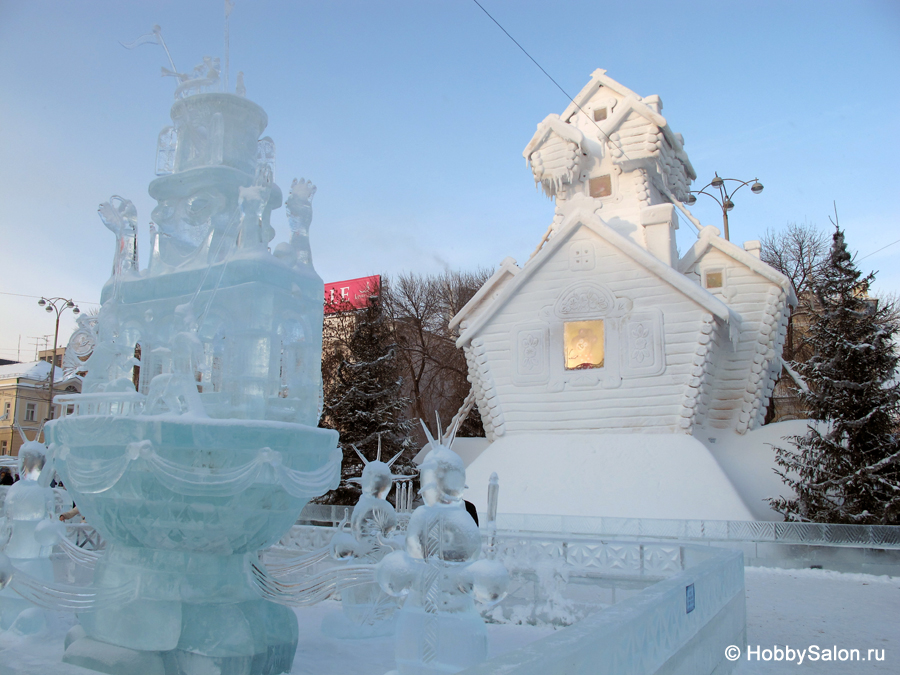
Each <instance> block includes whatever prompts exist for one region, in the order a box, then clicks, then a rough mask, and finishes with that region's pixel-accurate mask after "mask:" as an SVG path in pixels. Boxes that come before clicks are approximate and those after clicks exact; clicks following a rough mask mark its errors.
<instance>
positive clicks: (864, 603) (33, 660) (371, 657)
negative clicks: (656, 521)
mask: <svg viewBox="0 0 900 675" xmlns="http://www.w3.org/2000/svg"><path fill="white" fill-rule="evenodd" d="M745 578H746V588H747V634H748V642H749V645H750V647H751V648H752V649H755V648H756V647H757V646H759V647H760V651H761V653H762V650H765V649H769V650H774V648H775V647H776V646H777V647H778V648H779V649H781V650H785V648H787V647H790V648H791V649H793V650H795V651H796V650H804V649H805V650H808V649H809V647H810V646H811V645H817V646H818V647H819V648H820V652H823V651H824V650H825V649H829V650H830V649H833V648H834V647H835V646H836V647H837V649H838V650H840V649H847V650H850V649H858V650H859V653H860V655H861V658H863V659H865V658H867V657H868V656H869V652H868V650H869V649H873V650H878V655H879V656H881V654H883V659H884V660H883V661H861V662H853V661H845V662H840V661H837V662H834V661H832V662H827V661H823V660H821V658H820V660H818V661H810V660H809V653H808V651H807V655H806V656H805V657H804V660H803V663H802V664H799V665H798V664H797V663H796V661H797V658H796V657H795V658H794V661H793V662H792V663H787V662H786V661H781V662H775V661H768V662H765V661H761V660H760V661H756V660H752V661H749V662H748V661H747V658H746V654H743V653H742V654H741V657H740V661H739V665H738V667H737V668H736V670H735V673H736V675H756V674H760V673H764V674H766V675H769V674H771V675H787V674H792V675H793V674H795V673H804V672H807V673H828V674H829V675H832V674H840V675H844V674H846V675H859V674H865V673H900V577H876V576H870V575H865V574H841V573H839V572H831V571H828V570H777V569H766V568H758V567H751V568H747V570H746V577H745ZM336 611H340V605H339V604H338V603H336V602H331V601H327V602H323V603H321V604H319V605H316V606H314V607H311V608H307V609H301V610H297V616H298V618H299V619H300V625H301V628H300V632H301V636H300V644H299V647H298V649H297V656H296V658H295V659H294V667H293V670H292V671H291V673H292V675H301V674H302V675H307V674H313V673H314V674H315V675H346V674H347V673H353V674H354V675H384V673H386V672H387V671H389V670H391V669H392V668H393V667H394V663H393V643H392V640H391V638H372V639H368V640H337V639H334V638H329V637H326V636H325V635H323V634H322V632H321V630H320V629H319V626H320V625H321V623H322V618H323V617H324V616H325V615H326V614H328V613H329V612H336ZM71 621H72V618H71V617H68V616H67V617H65V618H63V617H54V619H53V620H52V621H51V628H50V631H49V633H45V634H44V635H43V636H40V637H38V636H34V637H29V638H21V637H18V638H17V637H16V636H15V635H11V634H10V633H9V632H7V633H6V634H3V635H0V673H17V674H23V675H38V674H39V673H41V674H42V673H51V672H63V671H64V672H65V673H67V674H69V673H71V674H72V675H74V674H75V673H76V672H77V673H78V674H79V675H81V674H82V673H83V674H84V675H88V674H89V673H90V672H91V671H86V670H82V669H76V668H67V667H60V666H59V658H60V656H61V655H62V637H63V635H64V634H65V629H66V628H67V626H68V625H71ZM552 631H553V629H552V628H549V627H531V626H507V625H490V626H488V635H489V640H490V653H491V656H496V655H498V654H501V653H504V652H507V651H510V650H513V649H517V648H518V647H520V646H522V645H524V644H527V643H529V642H531V641H534V640H538V639H540V638H541V637H544V636H545V635H548V634H550V633H551V632H552ZM48 643H50V645H49V648H48ZM881 650H883V652H882V651H881ZM742 652H743V650H742ZM872 657H873V658H874V657H875V654H874V653H873V654H872ZM36 668H37V669H36Z"/></svg>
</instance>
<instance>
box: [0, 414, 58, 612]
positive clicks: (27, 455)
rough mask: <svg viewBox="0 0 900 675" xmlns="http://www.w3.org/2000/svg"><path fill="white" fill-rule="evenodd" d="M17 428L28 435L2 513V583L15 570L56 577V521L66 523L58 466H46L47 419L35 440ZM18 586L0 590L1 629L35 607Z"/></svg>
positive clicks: (40, 578)
mask: <svg viewBox="0 0 900 675" xmlns="http://www.w3.org/2000/svg"><path fill="white" fill-rule="evenodd" d="M16 429H17V430H18V432H19V436H20V437H21V438H22V446H21V447H20V448H19V458H18V473H19V480H18V481H17V482H16V483H14V484H13V485H11V486H10V487H9V491H8V492H7V494H6V500H5V502H4V504H3V517H2V518H0V567H2V568H3V569H0V576H2V577H4V578H5V581H4V582H2V583H0V586H7V584H8V583H9V581H10V579H11V578H12V577H14V576H19V577H21V578H23V579H24V578H25V577H26V576H30V577H33V578H34V579H35V581H39V582H42V583H52V581H53V566H52V565H51V563H50V560H49V557H50V549H51V548H52V546H53V544H54V543H55V541H56V536H57V533H56V530H55V528H54V526H55V525H60V523H58V522H54V495H53V490H52V489H50V488H49V487H48V485H49V484H50V478H51V476H52V473H53V471H52V469H51V470H49V471H46V472H44V471H43V469H44V465H45V463H46V447H45V446H44V444H43V443H41V442H39V441H38V440H37V439H38V438H39V437H40V435H41V433H42V432H43V424H42V425H41V428H40V429H38V431H37V433H36V434H35V437H34V440H29V439H28V437H27V436H26V435H25V432H24V431H23V430H22V428H21V427H20V426H19V425H18V423H16ZM42 472H43V478H42ZM16 589H17V586H16V585H13V586H12V587H7V588H3V590H0V630H6V629H7V628H9V627H10V625H12V623H13V622H14V621H15V620H16V618H17V617H18V616H19V614H20V613H21V612H23V611H26V610H28V609H30V608H33V607H34V604H33V603H32V602H29V600H28V599H25V598H23V597H22V594H21V593H18V592H16Z"/></svg>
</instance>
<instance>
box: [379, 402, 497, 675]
mask: <svg viewBox="0 0 900 675" xmlns="http://www.w3.org/2000/svg"><path fill="white" fill-rule="evenodd" d="M460 422H461V417H459V418H457V420H456V422H455V423H454V424H453V426H452V428H451V429H450V430H449V433H447V434H446V435H443V436H442V435H441V432H440V421H438V439H440V442H438V441H436V440H435V438H434V437H433V436H432V435H431V432H430V431H429V430H428V427H426V426H425V424H424V422H423V423H422V427H423V428H424V429H425V434H426V436H427V437H428V441H429V443H431V448H432V449H431V451H430V452H429V453H428V455H426V457H425V461H424V462H422V464H421V465H420V466H419V472H420V474H419V482H420V486H421V487H420V491H419V492H420V494H421V495H422V499H423V500H424V502H425V504H424V505H422V506H420V507H419V508H417V509H416V510H415V511H414V512H413V514H412V517H411V518H410V521H409V526H408V528H407V532H406V546H405V550H402V551H395V552H393V553H391V554H389V555H387V556H385V558H384V560H382V561H381V563H379V565H378V567H377V571H376V578H377V579H378V582H379V584H380V585H381V588H382V589H384V591H385V592H386V593H388V594H390V595H394V596H398V597H405V598H406V600H405V602H404V604H403V607H402V609H401V610H400V612H399V613H398V620H397V629H396V638H395V639H396V660H397V671H396V672H397V674H398V675H438V674H439V673H441V674H443V673H455V672H459V671H460V670H463V669H465V668H468V667H470V666H473V665H475V664H477V663H480V662H482V661H484V660H485V659H486V658H487V629H486V628H485V625H484V621H483V620H482V619H481V616H480V615H479V613H478V611H477V610H476V609H475V602H474V601H475V600H477V601H478V602H480V603H485V604H493V603H497V602H499V601H500V600H502V599H503V597H504V596H505V595H506V589H507V587H508V586H509V574H508V572H507V570H506V568H505V567H504V566H503V565H502V564H501V563H500V562H498V561H496V560H493V559H491V558H488V557H482V558H480V559H479V556H480V554H481V535H480V532H479V530H478V526H477V525H476V524H475V521H474V520H472V517H471V516H470V515H469V513H468V512H467V511H466V509H465V506H464V503H463V492H464V491H465V489H466V470H465V467H464V465H463V461H462V459H461V458H460V456H459V455H457V454H456V453H455V452H453V450H452V445H453V440H454V438H455V435H456V431H457V428H458V425H459V423H460ZM494 494H495V495H496V491H495V492H494ZM489 512H491V513H490V515H492V516H494V517H495V516H496V502H494V504H493V505H489ZM492 519H493V518H489V520H492Z"/></svg>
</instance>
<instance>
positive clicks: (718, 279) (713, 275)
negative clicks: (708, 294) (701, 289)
mask: <svg viewBox="0 0 900 675" xmlns="http://www.w3.org/2000/svg"><path fill="white" fill-rule="evenodd" d="M723 278H724V275H723V272H722V270H710V271H708V272H707V273H706V287H707V288H722V286H723V285H724V284H723V283H722V282H723Z"/></svg>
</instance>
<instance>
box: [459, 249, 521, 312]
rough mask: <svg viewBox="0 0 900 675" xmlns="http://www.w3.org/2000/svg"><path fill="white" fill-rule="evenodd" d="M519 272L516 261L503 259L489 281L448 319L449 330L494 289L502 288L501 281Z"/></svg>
mask: <svg viewBox="0 0 900 675" xmlns="http://www.w3.org/2000/svg"><path fill="white" fill-rule="evenodd" d="M521 271H522V269H521V268H520V267H519V266H518V265H516V261H515V260H514V259H513V258H512V257H511V256H507V257H505V258H504V259H503V260H502V261H501V262H500V265H499V266H498V267H497V271H496V272H494V273H493V274H492V275H491V277H490V279H488V280H487V281H485V282H484V284H483V285H482V287H481V288H479V289H478V292H477V293H475V295H473V296H472V298H471V299H470V300H469V301H468V302H467V303H466V304H465V305H463V308H462V309H461V310H459V312H457V314H456V316H454V317H453V318H452V319H450V328H451V329H452V328H456V326H457V324H459V323H460V322H461V321H462V320H463V319H465V318H466V317H467V316H469V315H470V314H471V313H472V312H473V311H474V310H475V308H476V307H478V306H479V305H481V304H482V301H484V300H485V299H486V298H488V296H489V295H490V294H491V292H492V291H493V290H494V289H495V288H497V289H499V288H500V287H501V286H502V284H501V281H503V280H505V279H506V277H507V276H509V277H514V276H516V275H517V274H518V273H519V272H521ZM485 304H487V303H485Z"/></svg>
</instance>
